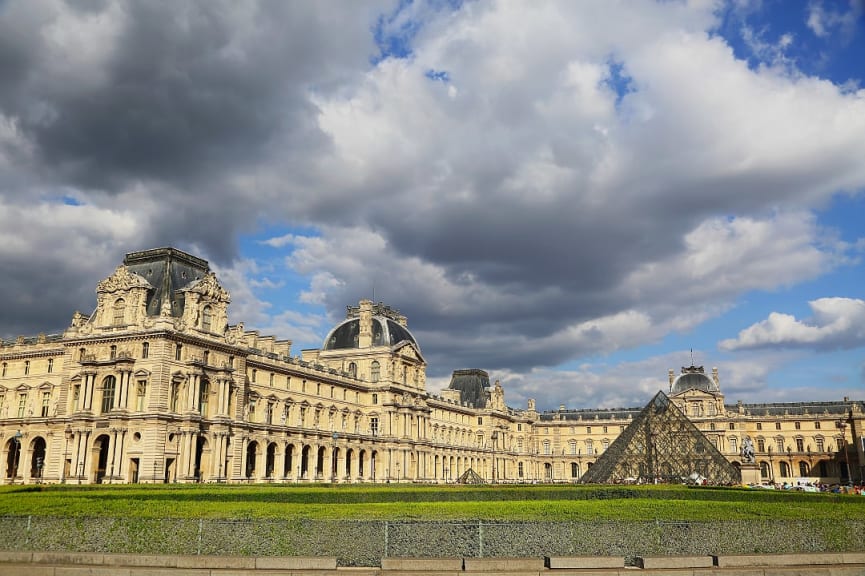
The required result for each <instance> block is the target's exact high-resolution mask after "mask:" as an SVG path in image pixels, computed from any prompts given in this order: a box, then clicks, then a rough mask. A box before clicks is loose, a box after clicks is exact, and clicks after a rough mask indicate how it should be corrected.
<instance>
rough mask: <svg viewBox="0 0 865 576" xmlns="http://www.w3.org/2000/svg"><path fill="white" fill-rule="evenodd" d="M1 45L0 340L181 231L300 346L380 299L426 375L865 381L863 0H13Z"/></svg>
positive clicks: (810, 390)
mask: <svg viewBox="0 0 865 576" xmlns="http://www.w3.org/2000/svg"><path fill="white" fill-rule="evenodd" d="M335 30H339V31H340V32H339V33H338V34H337V33H334V31H335ZM0 54H3V55H4V56H5V57H4V58H0V265H2V266H3V269H4V270H15V271H16V273H15V274H7V275H6V276H4V278H2V279H0V301H3V302H6V303H8V304H7V306H6V307H5V310H4V314H3V317H2V318H0V336H2V337H4V338H10V337H14V336H15V335H17V334H22V333H23V334H33V333H37V332H40V331H46V332H53V331H59V330H62V329H63V328H64V327H65V326H66V324H67V323H68V319H69V318H70V317H71V314H72V312H73V311H74V310H76V309H80V310H83V311H89V309H90V308H91V307H92V306H93V302H94V298H93V287H94V285H95V284H96V282H97V281H98V280H99V279H101V278H102V277H105V276H107V275H108V274H109V273H110V272H111V271H112V270H113V268H114V267H115V266H116V265H117V264H118V263H119V262H120V260H121V259H122V256H123V254H124V253H125V252H129V251H134V250H140V249H145V248H150V247H156V246H163V245H173V246H177V247H179V248H182V249H185V250H189V251H191V252H194V253H196V254H199V255H201V256H203V257H205V258H207V259H208V260H209V261H210V262H211V264H212V265H213V267H214V268H215V269H216V270H217V272H218V274H219V277H220V279H221V280H222V281H223V282H224V283H225V284H226V286H227V287H228V288H229V289H230V291H231V293H232V308H231V320H232V321H234V322H244V324H245V326H246V327H248V328H255V329H259V330H260V331H261V332H262V333H272V334H276V335H277V336H279V337H280V338H288V339H291V340H293V342H294V349H295V351H296V352H297V351H299V350H300V349H302V348H312V347H317V346H318V345H319V344H320V342H321V340H322V339H323V338H324V336H325V334H326V333H327V331H328V330H329V328H330V327H331V326H332V325H333V324H334V323H335V322H337V321H339V320H340V319H341V317H342V315H343V314H344V310H345V306H346V305H351V304H356V303H357V301H358V300H359V299H361V298H372V297H374V298H375V299H376V300H382V301H385V302H386V303H388V304H390V305H392V306H394V307H396V308H399V309H400V310H401V311H402V312H403V313H405V314H406V315H407V316H408V319H409V327H410V328H411V329H412V331H413V333H414V334H415V336H416V337H417V339H418V340H419V342H420V345H421V348H422V351H423V353H424V355H425V357H426V359H427V361H428V362H429V367H428V382H429V386H428V387H429V388H430V390H431V391H437V390H438V389H440V388H442V387H444V386H446V385H447V382H448V379H449V375H450V373H451V372H452V371H453V370H455V369H460V368H469V367H476V368H483V369H486V370H488V371H489V372H490V374H491V377H492V378H493V379H500V380H501V382H502V384H503V386H504V387H505V391H506V400H507V402H508V403H509V404H510V405H512V406H516V407H520V406H524V405H525V402H526V400H527V399H528V398H535V399H536V400H537V402H538V405H539V407H541V408H555V407H557V406H558V405H559V404H565V405H567V406H570V407H574V408H578V407H596V406H623V405H624V406H642V405H643V404H645V402H646V401H647V399H648V398H650V397H651V396H652V395H653V394H654V393H655V391H657V390H658V389H663V388H664V387H665V386H666V382H667V370H668V369H670V368H673V369H676V370H678V368H679V367H680V366H683V365H687V364H690V362H691V354H692V353H693V358H694V362H696V363H697V364H703V365H705V366H706V367H707V369H708V368H710V367H711V366H718V368H719V370H720V375H721V386H722V391H723V392H724V393H725V394H726V395H727V400H728V401H729V402H735V401H736V400H739V399H741V400H743V401H746V402H760V401H767V402H768V401H796V400H806V399H810V400H822V399H838V398H841V397H842V396H852V397H857V398H862V397H863V391H865V388H863V385H865V355H863V349H865V296H863V292H862V286H863V280H865V268H863V263H862V258H863V255H865V233H863V229H865V226H863V221H865V162H863V158H865V156H863V148H862V143H863V142H865V2H863V0H852V1H843V0H838V1H834V2H830V1H827V0H811V1H795V0H790V1H781V0H777V1H772V0H752V1H748V0H731V1H728V2H724V1H711V0H705V1H697V0H695V1H691V2H684V1H683V2H678V1H676V2H654V1H649V0H647V1H641V2H636V1H635V2H629V3H627V4H623V5H619V4H616V3H611V2H604V1H597V2H588V1H587V2H579V3H574V2H554V1H550V2H544V3H530V2H510V1H508V2H504V1H502V2H493V1H490V2H445V1H429V2H422V1H414V2H410V1H406V0H403V1H391V0H382V1H375V2H373V1H370V2H364V3H359V2H358V3H340V2H329V1H324V2H315V3H285V4H280V3H277V4H271V3H266V2H259V1H258V0H238V1H237V2H234V3H231V4H224V5H222V4H214V3H211V2H208V1H205V0H178V3H177V6H171V7H169V6H159V5H154V4H148V3H138V4H136V3H131V4H130V3H125V2H119V1H115V0H103V1H100V2H93V3H86V4H80V3H71V2H64V1H62V0H27V1H25V0H12V1H10V2H5V3H2V4H0ZM692 351H693V352H692Z"/></svg>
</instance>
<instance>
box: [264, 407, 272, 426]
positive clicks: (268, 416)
mask: <svg viewBox="0 0 865 576" xmlns="http://www.w3.org/2000/svg"><path fill="white" fill-rule="evenodd" d="M264 419H265V422H266V423H267V424H273V402H268V403H267V412H265V413H264Z"/></svg>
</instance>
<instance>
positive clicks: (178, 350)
mask: <svg viewBox="0 0 865 576" xmlns="http://www.w3.org/2000/svg"><path fill="white" fill-rule="evenodd" d="M174 359H175V360H177V361H178V362H179V361H181V360H183V344H178V345H177V346H175V348H174Z"/></svg>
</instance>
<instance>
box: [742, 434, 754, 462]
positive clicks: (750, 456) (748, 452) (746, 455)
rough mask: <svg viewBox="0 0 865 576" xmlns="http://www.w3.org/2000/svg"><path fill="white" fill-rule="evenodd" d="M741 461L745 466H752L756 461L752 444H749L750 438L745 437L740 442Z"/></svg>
mask: <svg viewBox="0 0 865 576" xmlns="http://www.w3.org/2000/svg"><path fill="white" fill-rule="evenodd" d="M742 461H743V462H744V463H745V464H753V463H754V462H756V461H757V459H756V456H755V454H754V443H753V442H751V437H750V436H745V439H744V440H743V441H742Z"/></svg>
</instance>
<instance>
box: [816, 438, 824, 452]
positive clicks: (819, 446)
mask: <svg viewBox="0 0 865 576" xmlns="http://www.w3.org/2000/svg"><path fill="white" fill-rule="evenodd" d="M815 441H816V442H817V452H822V451H823V448H824V446H823V439H822V438H817V439H816V440H815Z"/></svg>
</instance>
